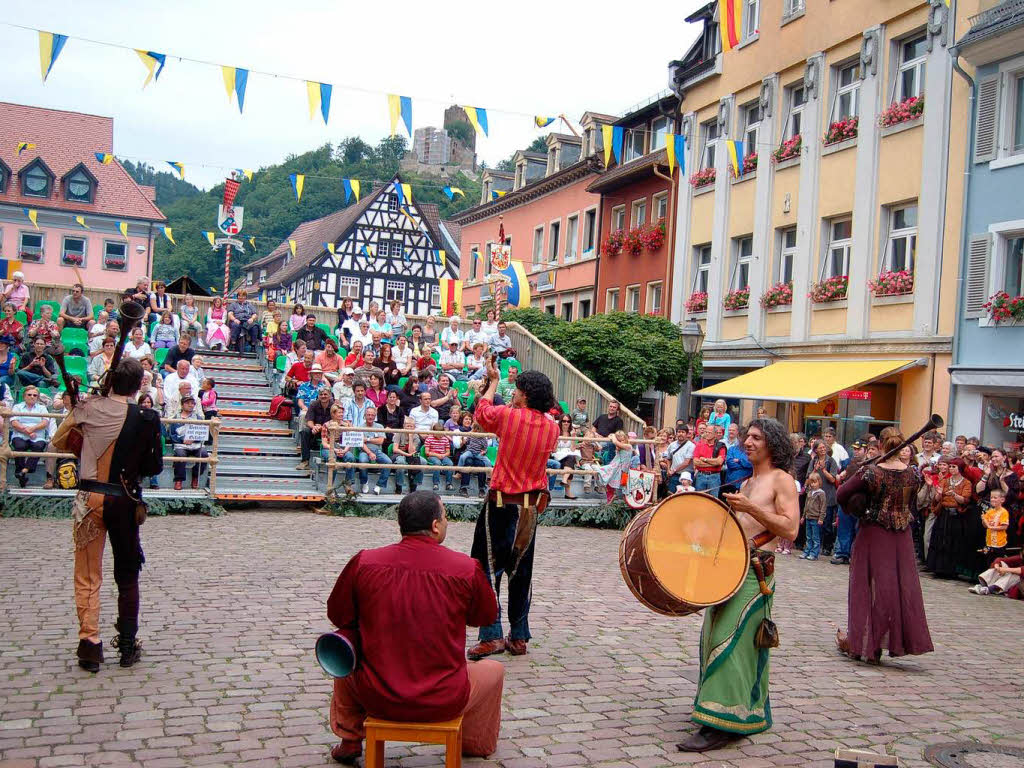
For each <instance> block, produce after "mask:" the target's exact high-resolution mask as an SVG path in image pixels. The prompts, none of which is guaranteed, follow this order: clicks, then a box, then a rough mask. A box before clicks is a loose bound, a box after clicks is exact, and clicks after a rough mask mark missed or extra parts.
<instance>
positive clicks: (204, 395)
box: [199, 376, 220, 419]
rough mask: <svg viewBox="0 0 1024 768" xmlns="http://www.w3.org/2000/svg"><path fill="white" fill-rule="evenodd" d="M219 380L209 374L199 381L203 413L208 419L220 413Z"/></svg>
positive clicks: (214, 417) (200, 402)
mask: <svg viewBox="0 0 1024 768" xmlns="http://www.w3.org/2000/svg"><path fill="white" fill-rule="evenodd" d="M216 387H217V382H216V381H214V380H213V379H211V378H210V377H209V376H206V377H204V378H203V380H202V381H201V382H199V404H200V405H201V406H202V409H203V414H204V415H205V416H206V418H207V419H216V418H217V416H219V415H220V414H219V413H218V411H217V389H216Z"/></svg>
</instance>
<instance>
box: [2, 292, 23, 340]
mask: <svg viewBox="0 0 1024 768" xmlns="http://www.w3.org/2000/svg"><path fill="white" fill-rule="evenodd" d="M17 311H18V310H17V307H15V306H14V303H13V302H10V301H8V302H6V303H4V316H3V319H2V320H0V336H8V337H9V338H10V341H9V342H8V346H9V347H12V348H13V349H14V350H15V351H20V350H21V345H22V343H23V342H24V340H25V338H24V334H25V326H24V325H22V324H21V321H20V320H18V318H17V317H15V313H16V312H17Z"/></svg>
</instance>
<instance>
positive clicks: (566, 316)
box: [562, 301, 572, 321]
mask: <svg viewBox="0 0 1024 768" xmlns="http://www.w3.org/2000/svg"><path fill="white" fill-rule="evenodd" d="M562 319H563V320H568V321H572V302H571V301H567V302H565V303H564V304H562Z"/></svg>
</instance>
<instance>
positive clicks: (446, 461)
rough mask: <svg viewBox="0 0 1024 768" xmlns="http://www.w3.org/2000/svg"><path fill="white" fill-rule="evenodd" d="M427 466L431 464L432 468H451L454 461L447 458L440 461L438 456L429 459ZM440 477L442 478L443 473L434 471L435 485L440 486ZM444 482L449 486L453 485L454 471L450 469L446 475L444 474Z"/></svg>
mask: <svg viewBox="0 0 1024 768" xmlns="http://www.w3.org/2000/svg"><path fill="white" fill-rule="evenodd" d="M427 464H429V465H430V466H432V467H450V466H452V460H451V459H450V458H448V457H447V456H445V457H444V458H443V459H439V458H437V456H431V457H430V458H429V459H427ZM440 476H441V473H440V472H438V471H437V470H435V471H434V485H440ZM444 481H445V483H446V484H447V485H451V483H452V471H451V470H450V469H449V470H446V471H445V473H444Z"/></svg>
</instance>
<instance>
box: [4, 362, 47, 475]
mask: <svg viewBox="0 0 1024 768" xmlns="http://www.w3.org/2000/svg"><path fill="white" fill-rule="evenodd" d="M37 343H38V342H37ZM21 396H22V401H21V402H20V403H18V404H17V405H16V406H14V408H12V409H11V410H12V413H11V447H12V448H13V449H14V450H16V451H32V452H33V453H42V452H43V451H45V450H46V443H47V442H48V441H49V427H50V419H47V418H40V417H38V416H33V415H31V414H40V413H46V406H45V405H43V404H42V403H40V402H39V387H36V386H33V385H29V386H27V387H25V389H24V391H23V392H22V393H21ZM37 466H39V459H38V458H36V457H34V456H33V457H24V456H19V457H17V458H15V459H14V474H15V477H17V478H18V485H20V486H21V487H22V488H25V487H26V486H28V476H29V475H30V474H32V473H33V472H35V471H36V467H37Z"/></svg>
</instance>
